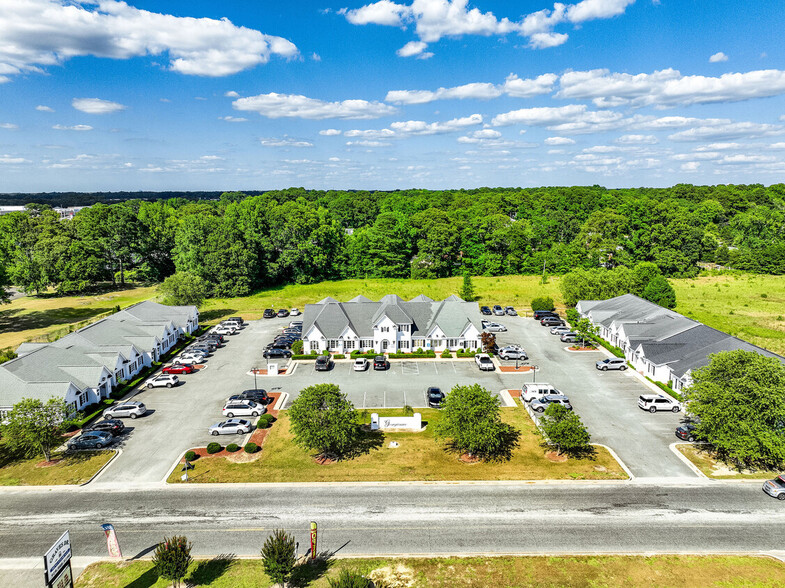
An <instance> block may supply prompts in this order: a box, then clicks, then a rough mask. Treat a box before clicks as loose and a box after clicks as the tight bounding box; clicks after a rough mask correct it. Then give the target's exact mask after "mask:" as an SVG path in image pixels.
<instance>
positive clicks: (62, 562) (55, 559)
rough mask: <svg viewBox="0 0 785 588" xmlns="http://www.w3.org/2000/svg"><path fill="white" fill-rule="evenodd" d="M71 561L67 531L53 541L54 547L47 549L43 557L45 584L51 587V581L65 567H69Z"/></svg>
mask: <svg viewBox="0 0 785 588" xmlns="http://www.w3.org/2000/svg"><path fill="white" fill-rule="evenodd" d="M70 561H71V537H70V536H69V534H68V531H66V532H65V533H63V534H62V535H60V538H59V539H58V540H57V541H55V543H54V545H52V547H50V548H49V551H47V552H46V555H44V574H45V577H46V582H47V584H49V585H50V586H51V584H52V579H54V578H55V577H56V576H57V575H58V574H59V573H60V571H61V570H62V569H63V568H64V567H65V566H66V565H70Z"/></svg>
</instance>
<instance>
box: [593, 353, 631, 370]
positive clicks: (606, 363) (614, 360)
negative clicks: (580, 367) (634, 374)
mask: <svg viewBox="0 0 785 588" xmlns="http://www.w3.org/2000/svg"><path fill="white" fill-rule="evenodd" d="M594 367H596V368H597V369H598V370H602V371H604V372H607V371H608V370H620V371H622V372H623V371H624V370H626V369H627V361H626V360H625V359H624V358H623V357H609V358H607V359H600V360H598V361H597V363H596V364H595V366H594Z"/></svg>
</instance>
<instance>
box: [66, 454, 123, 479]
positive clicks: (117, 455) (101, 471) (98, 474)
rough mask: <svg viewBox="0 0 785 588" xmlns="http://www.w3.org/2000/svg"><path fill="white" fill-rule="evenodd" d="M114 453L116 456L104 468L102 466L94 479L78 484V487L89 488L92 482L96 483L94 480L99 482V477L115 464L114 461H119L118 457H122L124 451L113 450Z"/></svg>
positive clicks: (94, 475)
mask: <svg viewBox="0 0 785 588" xmlns="http://www.w3.org/2000/svg"><path fill="white" fill-rule="evenodd" d="M112 451H114V455H113V456H112V457H111V459H110V460H109V461H107V462H106V463H105V464H104V465H102V466H101V469H99V470H98V471H97V472H96V473H95V474H93V477H92V478H90V479H89V480H87V482H83V483H81V484H77V486H79V487H82V486H87V485H88V484H89V483H90V482H92V481H94V480H97V479H98V477H99V476H100V475H101V474H103V473H104V470H105V469H106V468H108V467H109V466H110V465H111V464H112V462H114V460H116V459H117V458H118V457H119V456H120V455H121V454H122V453H123V450H122V449H120V448H118V449H113V450H112Z"/></svg>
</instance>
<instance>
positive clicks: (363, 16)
mask: <svg viewBox="0 0 785 588" xmlns="http://www.w3.org/2000/svg"><path fill="white" fill-rule="evenodd" d="M633 2H635V0H582V1H581V2H578V3H576V4H569V5H565V4H562V3H559V2H556V3H554V5H553V10H547V9H546V10H540V11H538V12H533V13H531V14H528V15H525V16H523V17H522V18H521V20H520V21H511V20H510V19H509V18H506V17H503V18H497V17H496V16H495V15H494V14H493V13H492V12H482V11H481V10H480V9H478V8H471V9H470V8H469V6H468V4H469V1H468V0H411V3H409V4H399V3H396V2H392V1H391V0H379V1H377V2H373V3H371V4H366V5H365V6H361V7H360V8H356V9H351V10H349V9H346V8H344V9H342V10H340V11H338V12H339V14H343V15H344V16H345V17H346V19H347V20H348V21H349V22H350V23H352V24H355V25H368V24H377V25H384V26H394V27H401V28H403V29H406V28H407V27H408V26H410V25H414V32H415V34H416V35H417V37H418V38H419V41H417V42H414V41H413V42H411V43H407V44H406V45H405V46H404V47H403V48H402V49H399V50H398V55H401V56H404V57H408V56H412V55H418V56H419V55H425V54H424V53H423V51H424V50H425V47H424V45H425V44H428V43H435V42H437V41H439V40H440V39H442V38H444V37H462V36H463V35H482V36H486V37H487V36H491V35H506V34H508V33H518V34H519V35H521V36H523V37H527V38H528V39H529V46H530V47H532V48H535V49H544V48H548V47H555V46H557V45H561V44H563V43H564V42H566V41H567V39H568V35H567V34H565V33H555V32H553V29H554V28H555V27H556V26H558V25H560V24H563V23H565V24H567V23H572V24H576V25H577V24H580V23H583V22H587V21H590V20H595V19H604V18H612V17H614V16H618V15H620V14H623V13H624V11H625V10H626V8H627V6H629V5H630V4H632V3H633ZM412 43H416V44H415V45H412Z"/></svg>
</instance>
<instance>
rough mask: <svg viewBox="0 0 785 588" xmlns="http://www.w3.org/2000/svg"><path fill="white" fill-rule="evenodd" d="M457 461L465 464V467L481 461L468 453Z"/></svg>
mask: <svg viewBox="0 0 785 588" xmlns="http://www.w3.org/2000/svg"><path fill="white" fill-rule="evenodd" d="M458 461H460V462H461V463H465V464H467V465H474V464H477V463H480V462H481V461H482V460H481V459H480V458H479V457H477V456H476V455H471V454H469V453H463V454H461V456H460V457H459V458H458Z"/></svg>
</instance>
